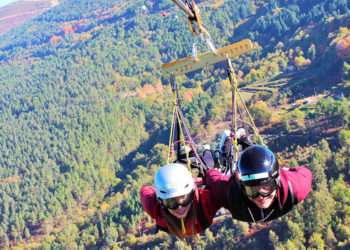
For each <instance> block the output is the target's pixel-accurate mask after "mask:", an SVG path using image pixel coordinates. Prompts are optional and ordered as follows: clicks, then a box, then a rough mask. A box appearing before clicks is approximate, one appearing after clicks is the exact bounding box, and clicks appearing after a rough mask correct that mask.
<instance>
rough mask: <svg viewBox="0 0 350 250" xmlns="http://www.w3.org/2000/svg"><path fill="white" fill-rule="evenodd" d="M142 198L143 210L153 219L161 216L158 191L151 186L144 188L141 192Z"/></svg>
mask: <svg viewBox="0 0 350 250" xmlns="http://www.w3.org/2000/svg"><path fill="white" fill-rule="evenodd" d="M140 198H141V204H142V207H143V209H144V210H145V212H146V213H148V214H149V215H150V216H151V217H152V218H154V219H156V218H157V217H158V216H159V203H158V201H157V196H156V190H155V188H154V187H151V186H145V185H144V186H142V187H141V190H140Z"/></svg>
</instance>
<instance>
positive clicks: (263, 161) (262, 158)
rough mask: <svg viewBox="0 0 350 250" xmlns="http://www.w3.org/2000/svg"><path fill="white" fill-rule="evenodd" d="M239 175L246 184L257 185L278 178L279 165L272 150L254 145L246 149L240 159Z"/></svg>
mask: <svg viewBox="0 0 350 250" xmlns="http://www.w3.org/2000/svg"><path fill="white" fill-rule="evenodd" d="M238 176H239V179H240V182H241V183H242V184H244V185H248V186H255V185H260V184H264V183H266V182H270V181H271V180H276V181H277V182H278V179H277V178H278V176H279V166H278V162H277V159H276V156H275V154H274V153H272V152H271V150H269V149H267V148H265V147H262V146H259V145H252V146H250V147H248V148H247V149H245V150H244V151H243V152H242V154H241V156H240V157H239V159H238Z"/></svg>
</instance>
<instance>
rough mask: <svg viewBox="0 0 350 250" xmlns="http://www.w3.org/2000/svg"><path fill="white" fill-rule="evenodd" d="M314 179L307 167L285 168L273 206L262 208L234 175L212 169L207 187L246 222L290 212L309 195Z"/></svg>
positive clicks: (219, 201)
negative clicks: (250, 198) (250, 197)
mask: <svg viewBox="0 0 350 250" xmlns="http://www.w3.org/2000/svg"><path fill="white" fill-rule="evenodd" d="M311 181H312V173H311V171H310V170H309V169H308V168H306V167H296V168H289V169H287V168H281V169H280V183H279V186H278V189H277V193H276V198H275V200H274V202H273V203H272V205H271V206H270V207H269V208H266V209H261V208H259V207H258V206H256V205H255V204H254V203H253V202H252V201H250V200H249V199H248V198H247V197H246V196H245V195H244V194H243V192H242V190H241V187H240V184H239V182H238V181H237V180H236V178H234V176H232V177H231V178H230V177H229V176H226V175H223V174H222V173H221V172H219V171H217V170H215V169H210V170H208V172H207V175H206V178H205V183H206V185H207V188H208V189H210V190H211V191H212V193H213V194H215V195H214V198H215V203H219V204H220V205H221V206H223V207H225V208H227V209H228V210H229V211H230V212H231V214H232V217H233V218H234V219H237V220H241V221H246V222H264V221H270V220H273V219H276V218H278V217H281V216H282V215H284V214H286V213H287V212H289V211H290V210H291V209H292V208H293V206H294V205H296V204H297V203H299V202H301V201H302V200H304V199H305V198H306V196H307V195H308V193H309V192H310V190H311Z"/></svg>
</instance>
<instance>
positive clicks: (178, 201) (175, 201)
mask: <svg viewBox="0 0 350 250" xmlns="http://www.w3.org/2000/svg"><path fill="white" fill-rule="evenodd" d="M180 197H181V196H180ZM180 197H174V198H170V199H165V200H162V204H163V206H164V207H166V208H168V209H177V208H179V206H182V207H186V206H187V205H189V204H190V203H192V201H193V198H194V190H193V191H191V192H190V193H188V194H186V195H183V197H181V198H180Z"/></svg>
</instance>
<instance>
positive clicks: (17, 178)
mask: <svg viewBox="0 0 350 250" xmlns="http://www.w3.org/2000/svg"><path fill="white" fill-rule="evenodd" d="M20 181H21V177H20V176H18V175H14V176H10V177H7V178H4V179H2V180H0V184H11V183H18V182H20Z"/></svg>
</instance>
